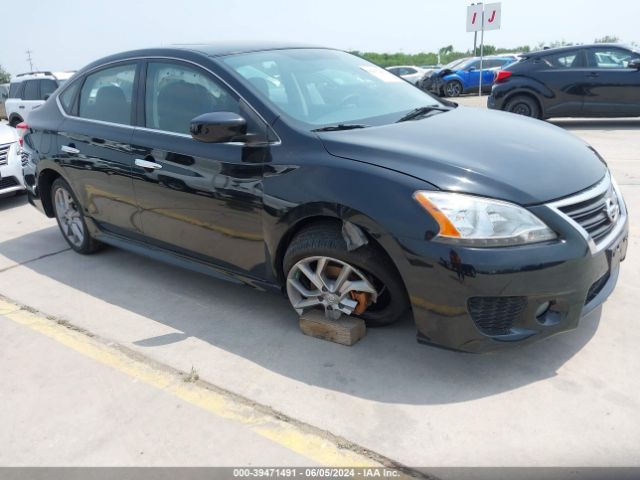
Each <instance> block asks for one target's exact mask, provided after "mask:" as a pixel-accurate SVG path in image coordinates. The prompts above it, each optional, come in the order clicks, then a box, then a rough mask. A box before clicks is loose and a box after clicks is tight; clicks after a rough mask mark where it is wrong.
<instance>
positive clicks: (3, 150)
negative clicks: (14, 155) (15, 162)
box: [0, 143, 12, 165]
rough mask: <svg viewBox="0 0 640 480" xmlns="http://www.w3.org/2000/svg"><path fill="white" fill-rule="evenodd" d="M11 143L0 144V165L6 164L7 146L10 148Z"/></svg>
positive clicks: (7, 157)
mask: <svg viewBox="0 0 640 480" xmlns="http://www.w3.org/2000/svg"><path fill="white" fill-rule="evenodd" d="M11 145H12V144H11V143H5V144H4V145H0V165H6V164H7V162H8V161H9V148H11Z"/></svg>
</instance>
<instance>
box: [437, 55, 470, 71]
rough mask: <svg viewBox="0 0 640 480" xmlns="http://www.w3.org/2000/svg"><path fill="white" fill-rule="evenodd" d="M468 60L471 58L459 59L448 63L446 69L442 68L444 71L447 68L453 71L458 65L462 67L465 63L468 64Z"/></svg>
mask: <svg viewBox="0 0 640 480" xmlns="http://www.w3.org/2000/svg"><path fill="white" fill-rule="evenodd" d="M468 60H470V59H469V58H459V59H457V60H454V61H453V62H450V63H447V64H446V65H445V66H444V67H442V69H443V70H444V69H445V68H447V69H449V70H453V69H454V68H456V67H457V66H458V65H462V64H463V63H464V62H466V61H468Z"/></svg>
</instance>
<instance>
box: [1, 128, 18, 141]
mask: <svg viewBox="0 0 640 480" xmlns="http://www.w3.org/2000/svg"><path fill="white" fill-rule="evenodd" d="M17 141H18V133H17V132H16V130H15V128H11V127H10V126H9V125H0V145H5V144H7V143H13V142H17Z"/></svg>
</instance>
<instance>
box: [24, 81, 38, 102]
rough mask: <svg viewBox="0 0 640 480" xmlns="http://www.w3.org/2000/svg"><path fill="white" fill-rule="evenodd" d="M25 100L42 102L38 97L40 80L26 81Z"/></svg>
mask: <svg viewBox="0 0 640 480" xmlns="http://www.w3.org/2000/svg"><path fill="white" fill-rule="evenodd" d="M22 99H23V100H40V97H39V95H38V80H26V81H25V82H24V94H23V95H22Z"/></svg>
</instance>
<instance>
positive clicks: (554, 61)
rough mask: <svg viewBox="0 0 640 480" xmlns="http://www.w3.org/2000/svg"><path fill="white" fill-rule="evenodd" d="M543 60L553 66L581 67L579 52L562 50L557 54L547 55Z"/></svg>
mask: <svg viewBox="0 0 640 480" xmlns="http://www.w3.org/2000/svg"><path fill="white" fill-rule="evenodd" d="M542 61H543V62H544V63H545V64H546V65H547V66H549V67H551V68H578V67H580V55H579V52H577V51H573V52H562V53H556V54H555V55H546V56H544V57H542Z"/></svg>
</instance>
